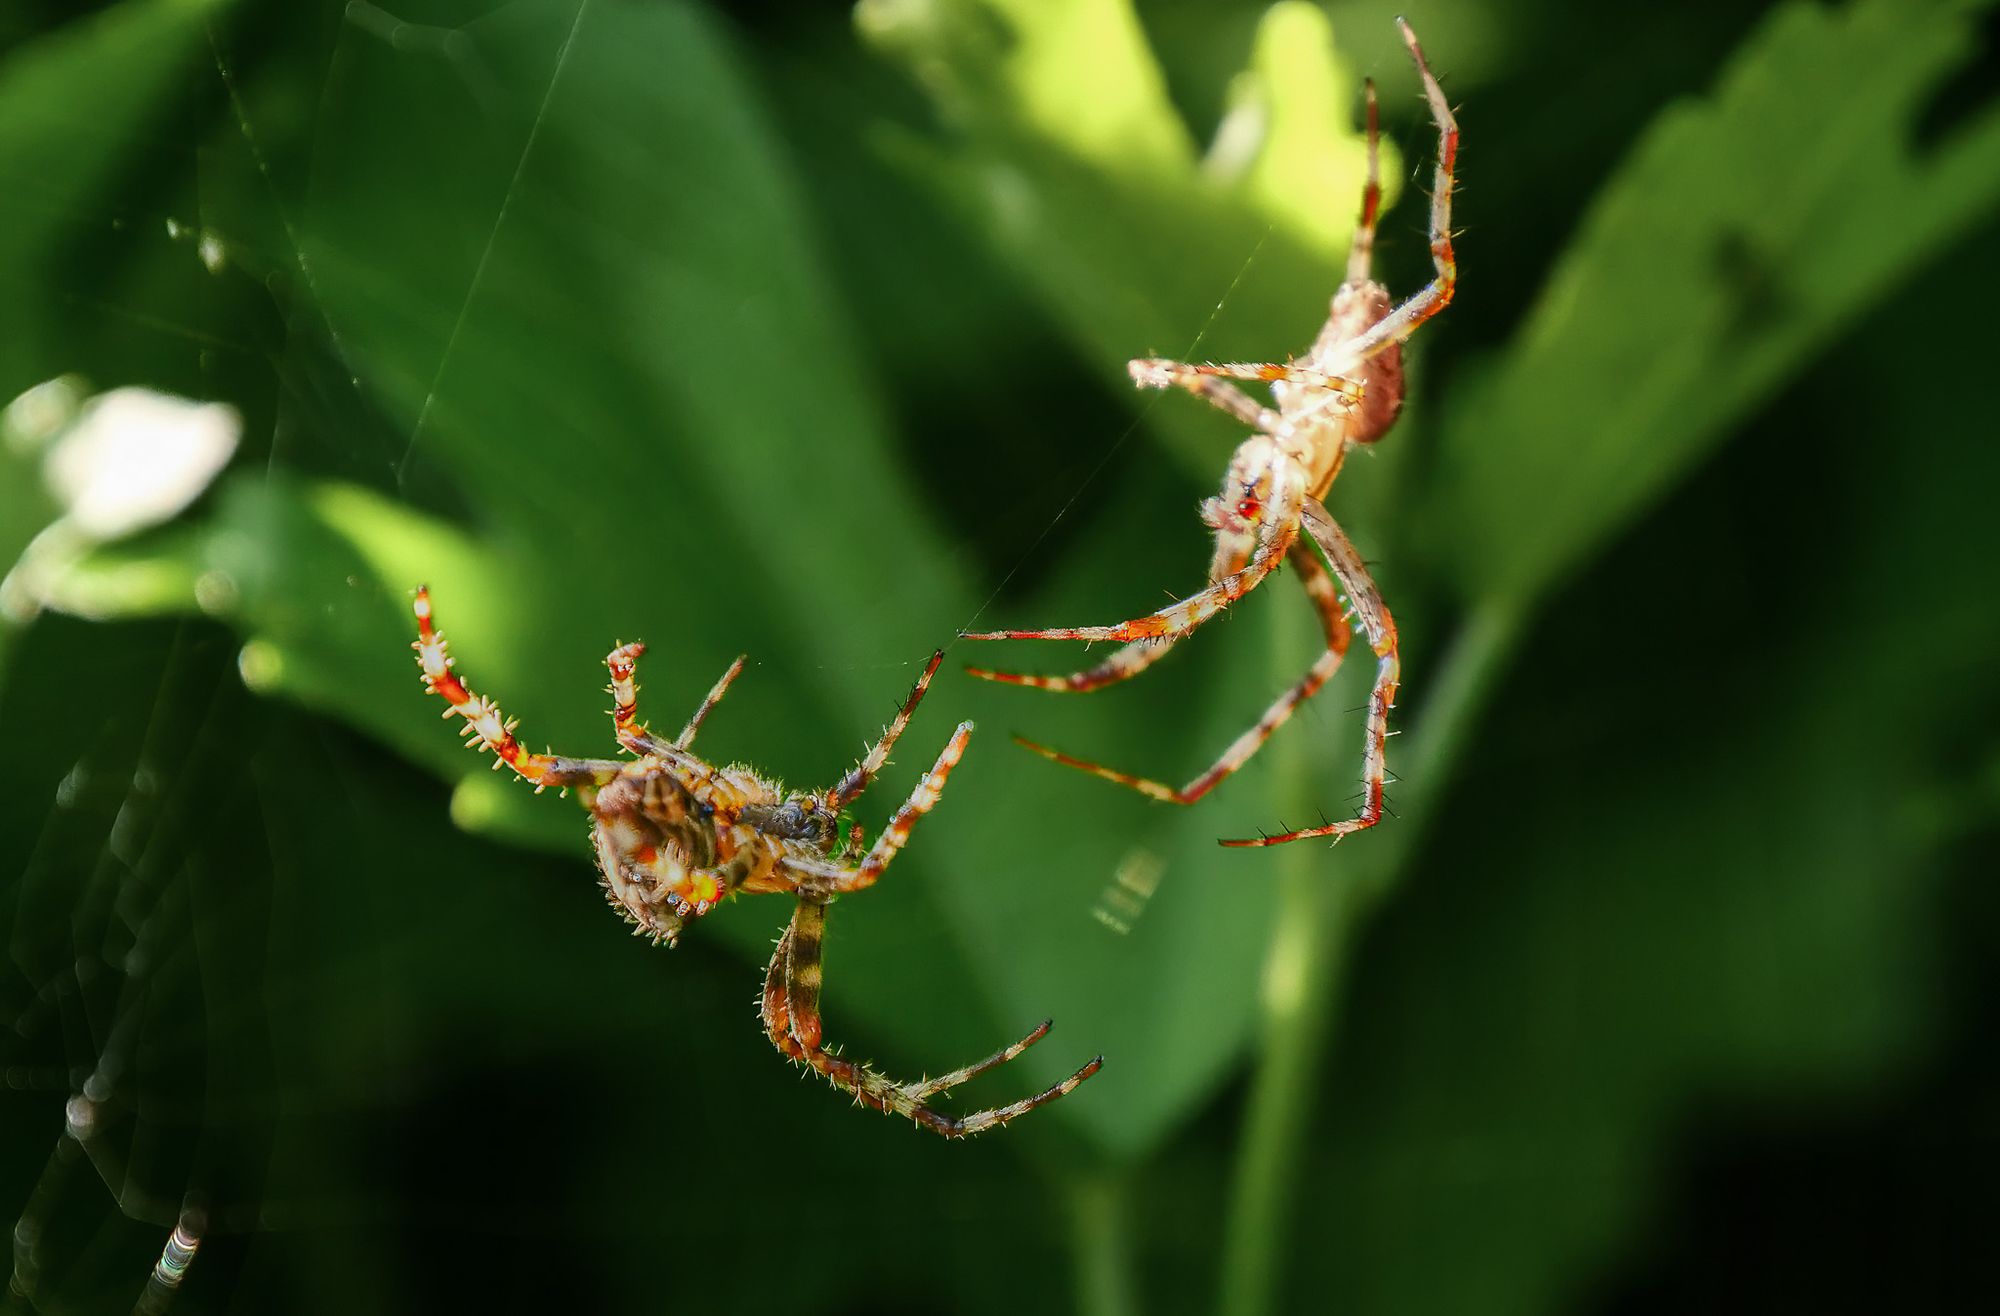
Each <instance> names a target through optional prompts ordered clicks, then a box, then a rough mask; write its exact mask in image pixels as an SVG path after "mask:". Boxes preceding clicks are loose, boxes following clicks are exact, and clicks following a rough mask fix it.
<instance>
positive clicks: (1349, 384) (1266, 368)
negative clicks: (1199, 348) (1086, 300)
mask: <svg viewBox="0 0 2000 1316" xmlns="http://www.w3.org/2000/svg"><path fill="white" fill-rule="evenodd" d="M1126 369H1127V370H1129V371H1130V372H1131V374H1132V382H1133V383H1134V384H1135V385H1137V386H1138V387H1140V388H1184V389H1186V390H1187V391H1188V392H1190V393H1193V394H1195V395H1196V396H1198V397H1200V398H1201V399H1202V400H1204V401H1206V402H1209V403H1211V404H1213V405H1215V406H1218V407H1220V408H1222V409H1223V410H1224V411H1226V412H1228V413H1230V414H1231V415H1232V416H1235V417H1236V418H1237V419H1239V420H1241V421H1243V422H1244V423H1245V424H1248V425H1252V426H1255V427H1256V428H1258V429H1260V430H1264V431H1265V432H1267V433H1275V432H1276V430H1277V427H1278V425H1279V423H1280V422H1279V417H1278V414H1277V413H1276V412H1274V411H1271V410H1269V409H1268V408H1266V407H1261V406H1258V405H1257V401H1256V399H1255V398H1252V397H1250V396H1249V395H1248V394H1246V393H1243V392H1240V391H1239V390H1237V389H1233V388H1222V387H1217V386H1215V384H1214V383H1213V381H1214V380H1216V379H1241V380H1247V381H1250V382H1254V383H1264V384H1277V383H1287V384H1304V385H1306V386H1307V387H1309V388H1317V389H1324V390H1326V391H1327V392H1328V393H1329V394H1331V395H1333V396H1334V397H1337V398H1341V399H1344V400H1345V401H1347V402H1349V403H1355V402H1359V401H1361V396H1362V394H1363V392H1364V391H1365V390H1364V389H1363V388H1362V386H1361V385H1360V384H1359V383H1357V382H1356V381H1354V380H1352V379H1347V378H1344V377H1342V376H1340V375H1330V374H1328V373H1327V372H1326V371H1324V370H1316V369H1313V368H1312V367H1310V366H1301V365H1293V364H1291V363H1288V362H1281V361H1257V362H1248V361H1233V362H1226V363H1216V362H1193V361H1166V360H1161V359H1159V358H1157V357H1142V358H1141V359H1139V360H1137V361H1130V362H1127V363H1126ZM1238 399H1241V401H1240V402H1239V401H1238Z"/></svg>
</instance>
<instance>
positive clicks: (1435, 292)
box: [1347, 18, 1458, 361]
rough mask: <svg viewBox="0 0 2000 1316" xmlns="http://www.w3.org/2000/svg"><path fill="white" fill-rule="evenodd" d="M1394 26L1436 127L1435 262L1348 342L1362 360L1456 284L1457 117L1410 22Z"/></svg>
mask: <svg viewBox="0 0 2000 1316" xmlns="http://www.w3.org/2000/svg"><path fill="white" fill-rule="evenodd" d="M1396 26H1397V28H1398V29H1400V30H1401V32H1402V34H1403V44H1404V45H1406V46H1408V47H1409V48H1410V58H1411V59H1413V60H1415V61H1416V65H1417V76H1418V77H1420V78H1422V79H1423V84H1424V98H1425V99H1426V100H1428V101H1429V102H1430V107H1431V118H1432V120H1433V121H1435V122H1436V124H1437V130H1438V154H1437V167H1436V173H1435V175H1434V177H1433V179H1432V182H1431V220H1430V244H1431V263H1432V264H1433V265H1434V266H1435V267H1436V269H1437V275H1436V277H1435V278H1433V279H1432V280H1431V281H1430V282H1429V283H1427V284H1425V285H1424V288H1423V290H1422V291H1421V292H1419V293H1417V295H1416V296H1414V297H1412V298H1410V299H1409V300H1408V301H1406V302H1404V303H1403V304H1402V305H1401V306H1399V307H1397V308H1396V309H1395V310H1394V311H1391V312H1390V313H1389V314H1388V315H1386V316H1384V317H1383V318H1382V319H1381V320H1379V321H1377V322H1376V323H1375V324H1374V325H1373V326H1372V327H1371V328H1370V329H1369V330H1368V331H1367V332H1366V333H1364V334H1362V335H1361V336H1360V337H1359V338H1357V339H1355V340H1354V341H1353V342H1352V343H1351V344H1348V346H1347V352H1349V353H1351V354H1352V357H1353V359H1354V360H1355V361H1365V360H1367V359H1368V358H1369V357H1371V356H1374V355H1375V354H1376V353H1377V352H1380V351H1381V350H1382V349H1383V348H1385V347H1387V346H1388V345H1389V344H1391V343H1400V342H1402V341H1403V340H1404V339H1406V338H1408V337H1409V336H1410V335H1411V334H1413V333H1415V332H1416V329H1417V326H1418V325H1420V324H1422V323H1423V322H1424V321H1426V320H1428V319H1430V318H1431V317H1432V316H1433V315H1436V314H1437V313H1438V312H1439V311H1442V310H1443V309H1444V308H1445V307H1446V306H1448V305H1450V304H1451V298H1452V294H1453V293H1454V292H1456V291H1457V289H1458V256H1457V254H1456V253H1455V252H1453V250H1452V246H1451V190H1452V187H1453V186H1454V181H1453V179H1454V174H1453V171H1454V170H1455V169H1456V167H1457V164H1458V120H1457V119H1456V118H1455V117H1454V116H1453V115H1452V112H1451V103H1450V102H1449V101H1447V100H1445V98H1444V89H1443V88H1442V87H1440V86H1438V80H1437V78H1436V77H1434V76H1432V74H1431V69H1430V65H1429V64H1428V63H1426V62H1425V60H1424V49H1423V47H1422V46H1420V45H1418V44H1417V34H1416V33H1414V32H1412V31H1410V25H1409V24H1408V23H1406V22H1404V21H1403V20H1402V19H1401V18H1398V19H1397V20H1396ZM1358 236H1359V235H1358V234H1357V238H1358ZM1350 259H1351V258H1350Z"/></svg>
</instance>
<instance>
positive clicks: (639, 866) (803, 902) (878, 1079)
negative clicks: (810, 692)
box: [412, 588, 1104, 1138]
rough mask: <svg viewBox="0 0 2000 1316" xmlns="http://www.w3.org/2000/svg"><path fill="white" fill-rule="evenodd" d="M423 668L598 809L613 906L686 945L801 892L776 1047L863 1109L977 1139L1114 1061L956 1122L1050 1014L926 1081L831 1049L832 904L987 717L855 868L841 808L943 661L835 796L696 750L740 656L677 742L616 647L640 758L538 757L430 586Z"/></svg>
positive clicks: (961, 731)
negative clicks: (658, 729) (712, 919)
mask: <svg viewBox="0 0 2000 1316" xmlns="http://www.w3.org/2000/svg"><path fill="white" fill-rule="evenodd" d="M416 614H417V641H416V643H415V645H413V646H412V647H413V648H415V649H416V651H417V665H418V666H419V667H421V668H422V669H423V673H424V688H425V689H426V690H429V691H431V692H432V693H434V694H439V695H442V696H444V698H445V701H446V702H447V703H449V704H450V705H451V707H449V708H448V709H446V710H445V716H446V717H451V716H452V715H454V714H456V715H458V716H460V717H463V718H464V719H465V727H464V729H463V734H465V735H467V736H470V737H471V738H472V740H471V743H473V744H475V745H477V746H479V747H480V748H482V749H490V750H492V751H493V752H494V755H495V756H496V757H495V761H494V765H493V766H494V767H496V768H497V767H499V766H500V764H501V763H505V764H506V765H507V766H508V767H510V768H512V769H514V771H515V772H517V773H519V774H520V775H521V776H522V777H524V778H526V779H527V780H528V781H530V782H532V783H534V786H535V789H536V791H538V792H539V791H541V790H543V789H544V788H546V787H549V786H555V787H559V788H566V789H573V790H575V791H576V793H577V798H578V799H579V800H581V801H582V802H583V806H584V807H585V808H586V809H588V810H589V811H590V822H591V827H590V830H591V839H592V842H593V843H594V844H595V846H596V848H597V863H598V867H599V868H600V869H601V870H602V872H603V877H604V889H605V891H606V893H607V894H608V895H609V896H610V899H611V904H612V906H613V907H614V908H616V909H617V910H619V911H620V912H621V913H622V914H624V916H625V918H626V919H627V920H628V921H630V922H632V923H633V924H635V925H636V927H635V929H634V931H635V932H637V933H643V934H645V935H647V936H650V937H651V938H652V939H653V940H654V942H656V943H657V942H661V941H664V942H666V943H667V944H668V945H670V946H671V945H672V944H674V942H675V941H676V940H677V939H678V938H679V936H680V931H681V928H682V927H683V926H685V925H686V924H687V923H688V922H689V921H691V920H693V919H696V918H699V917H701V916H702V915H703V914H706V913H707V912H708V911H709V910H711V909H713V908H715V906H716V905H717V904H719V903H721V901H722V900H723V899H724V898H726V897H728V896H731V895H734V894H735V893H736V892H738V891H746V892H760V893H761V892H787V893H790V894H792V895H794V896H796V897H797V898H798V906H797V908H796V909H794V910H793V912H792V921H791V923H790V925H789V926H787V927H786V929H785V932H784V935H783V936H781V937H780V938H779V939H778V949H777V952H776V953H775V954H774V955H772V957H771V966H770V968H769V969H768V970H767V971H766V972H765V975H764V993H763V998H762V1000H763V1019H764V1028H765V1031H766V1032H768V1033H769V1034H770V1037H771V1042H772V1044H773V1045H774V1046H776V1047H777V1048H778V1050H780V1051H782V1052H783V1053H784V1054H786V1055H787V1056H790V1057H791V1058H792V1059H793V1060H798V1061H803V1062H804V1063H806V1064H808V1065H810V1066H812V1067H813V1068H814V1069H816V1070H818V1071H819V1072H820V1073H821V1074H823V1075H825V1077H826V1079H827V1081H828V1082H830V1083H832V1084H833V1085H834V1086H835V1087H837V1088H842V1089H844V1090H846V1091H848V1092H851V1093H853V1094H854V1099H855V1100H856V1101H857V1102H859V1103H860V1104H862V1105H864V1106H869V1107H872V1108H874V1109H876V1110H879V1111H884V1112H887V1113H892V1114H897V1115H904V1116H907V1117H908V1118H910V1119H912V1120H915V1121H916V1122H917V1123H918V1124H920V1125H922V1126H923V1127H924V1128H927V1129H929V1130H931V1131H932V1132H934V1133H939V1134H942V1135H944V1136H945V1137H947V1138H962V1137H967V1136H969V1135H971V1134H974V1133H980V1132H983V1131H985V1130H987V1129H991V1128H997V1127H998V1126H1000V1125H1002V1124H1005V1123H1006V1122H1007V1121H1009V1120H1011V1119H1014V1118H1016V1117H1017V1116H1020V1115H1025V1114H1027V1113H1028V1112H1029V1111H1031V1110H1033V1109H1034V1108H1035V1107H1037V1106H1040V1105H1043V1104H1045V1103H1047V1102H1050V1101H1054V1100H1055V1099H1056V1098H1057V1097H1061V1096H1065V1095H1067V1094H1068V1093H1069V1092H1071V1091H1073V1090H1074V1089H1075V1088H1076V1086H1077V1085H1078V1084H1079V1083H1082V1082H1083V1081H1084V1080H1085V1079H1087V1078H1089V1077H1090V1076H1091V1075H1092V1074H1095V1073H1096V1072H1097V1070H1098V1067H1099V1066H1100V1065H1102V1064H1103V1062H1104V1058H1103V1057H1102V1056H1099V1057H1097V1058H1096V1059H1094V1060H1092V1061H1091V1062H1090V1063H1089V1064H1087V1065H1085V1066H1084V1067H1083V1068H1082V1069H1079V1070H1077V1071H1076V1073H1074V1074H1072V1075H1070V1076H1069V1077H1068V1078H1066V1079H1064V1080H1063V1081H1062V1082H1060V1083H1058V1084H1056V1085H1055V1086H1054V1087H1052V1088H1050V1089H1049V1090H1048V1091H1046V1092H1043V1093H1041V1094H1039V1095H1037V1096H1033V1097H1028V1098H1026V1099H1024V1100H1021V1101H1017V1102H1015V1103H1013V1104H1012V1105H1009V1106H1001V1107H998V1108H996V1109H993V1110H982V1111H976V1112H974V1113H972V1114H969V1115H962V1116H957V1117H953V1116H950V1115H946V1114H944V1113H943V1112H941V1111H937V1110H934V1109H932V1108H931V1101H932V1099H933V1098H935V1097H937V1096H938V1095H939V1094H941V1093H943V1092H945V1091H947V1090H949V1089H951V1088H954V1087H957V1086H958V1085H959V1084H961V1083H964V1082H965V1081H966V1080H968V1079H971V1078H974V1077H977V1076H978V1075H980V1074H983V1073H985V1072H986V1071H987V1070H989V1069H994V1068H997V1067H998V1066H1000V1065H1003V1064H1005V1063H1007V1062H1008V1061H1009V1060H1012V1059H1014V1057H1016V1056H1018V1055H1020V1054H1021V1053H1022V1052H1023V1051H1026V1050H1027V1049H1028V1048H1029V1047H1031V1046H1033V1045H1034V1044H1035V1043H1037V1042H1039V1041H1041V1040H1042V1038H1043V1037H1044V1036H1045V1035H1046V1034H1047V1033H1048V1031H1049V1021H1047V1020H1044V1021H1043V1022H1042V1024H1041V1026H1040V1027H1038V1028H1036V1029H1035V1030H1034V1031H1033V1032H1031V1033H1029V1034H1028V1035H1027V1036H1026V1037H1024V1038H1022V1039H1021V1040H1020V1041H1018V1042H1016V1043H1014V1044H1013V1045H1012V1046H1009V1047H1006V1048H1003V1049H1002V1050H1000V1051H997V1052H995V1053H994V1054H992V1055H990V1056H988V1057H987V1058H986V1059H984V1060H981V1061H979V1062H977V1063H975V1064H971V1065H967V1066H966V1067H965V1068H963V1069H955V1070H953V1071H952V1072H950V1073H949V1074H943V1075H940V1076H939V1077H937V1078H933V1079H928V1080H926V1081H923V1082H919V1083H897V1082H896V1081H894V1080H893V1079H890V1078H887V1077H885V1076H884V1075H882V1074H879V1073H877V1072H876V1071H874V1070H873V1069H870V1068H869V1067H868V1066H866V1065H863V1064H857V1063H855V1062H854V1061H851V1060H845V1059H842V1058H841V1057H840V1056H838V1055H836V1054H834V1053H833V1052H832V1051H830V1050H829V1049H828V1048H827V1047H826V1046H825V1045H824V1043H823V1041H822V1038H821V1031H820V1017H819V994H820V981H821V978H820V945H821V942H822V941H823V939H824V937H825V934H826V907H827V905H828V904H829V903H831V902H832V901H833V899H834V897H836V896H840V895H845V894H847V893H848V892H851V891H860V890H864V889H866V888H867V887H870V886H873V885H874V883H875V879H876V878H878V877H880V876H881V875H882V870H883V869H884V868H887V867H888V866H889V861H890V860H891V859H894V858H895V857H896V854H897V852H898V851H900V850H901V849H902V848H903V844H904V842H906V841H907V840H909V836H910V829H911V827H913V826H915V824H916V821H917V819H918V818H921V817H922V816H923V815H924V814H926V813H928V812H929V811H930V809H931V806H932V805H934V804H936V803H937V801H938V795H939V794H940V793H941V792H942V791H943V790H944V783H945V778H946V777H947V776H949V775H950V774H951V770H952V768H953V767H954V766H955V765H956V764H957V763H958V760H959V756H960V755H961V754H963V753H964V752H965V744H966V741H967V740H969V739H970V738H971V736H972V724H971V723H970V722H962V723H960V724H959V727H958V730H957V731H956V732H954V733H953V734H952V737H951V740H950V741H949V742H947V743H946V745H945V747H944V752H943V753H941V754H939V755H938V759H937V762H936V763H934V764H932V765H931V770H930V771H929V772H927V773H925V774H924V779H923V781H921V782H920V783H918V785H917V788H916V790H914V791H912V792H911V793H910V798H909V799H908V800H907V801H905V802H904V804H903V807H902V808H900V809H898V810H897V811H896V813H895V816H894V817H892V818H891V819H890V820H889V825H888V827H886V828H885V829H884V830H883V832H882V835H881V836H880V837H879V838H878V839H877V840H876V842H875V845H874V848H873V849H871V850H869V851H868V853H867V854H866V855H864V856H862V858H861V861H860V862H859V863H858V864H849V863H848V862H847V861H848V860H849V859H851V858H852V857H853V855H854V854H855V853H856V852H858V851H859V850H860V848H861V827H860V825H859V824H856V825H855V826H854V827H853V828H852V829H851V830H850V831H848V832H847V834H846V835H845V836H844V837H843V836H842V834H841V810H842V809H844V808H845V807H846V806H847V805H849V804H851V803H852V802H853V801H854V799H855V798H856V797H857V796H859V795H860V794H861V792H862V791H863V790H865V789H866V788H867V786H868V783H869V782H870V781H872V780H873V779H874V777H875V774H876V773H878V772H880V771H881V770H882V767H883V765H884V764H886V763H887V762H888V761H889V751H890V749H891V748H892V747H894V745H895V743H896V738H897V737H898V736H900V735H902V734H903V728H904V727H906V726H908V725H909V722H910V716H911V714H912V713H914V712H915V711H916V708H917V703H918V701H919V700H921V699H922V698H923V697H924V690H925V689H926V688H927V687H928V686H929V685H930V682H931V676H932V674H933V673H935V672H936V671H937V669H938V664H939V663H940V662H942V661H943V660H944V655H943V654H942V653H937V654H933V655H932V656H931V660H930V664H929V665H928V666H927V667H925V668H924V673H923V675H922V676H920V677H918V678H917V684H916V688H915V689H913V690H912V691H910V697H909V698H908V699H907V700H906V701H904V704H903V707H902V710H901V711H900V712H898V713H897V714H896V717H895V720H894V721H892V722H890V723H889V725H888V727H887V729H885V730H884V731H883V733H882V738H881V739H880V740H878V741H877V742H876V743H875V746H874V748H873V749H870V750H869V751H868V753H867V755H866V756H865V757H864V758H863V759H862V760H861V762H860V763H859V764H857V765H856V766H855V768H854V770H853V771H852V772H849V773H848V774H847V775H846V776H845V777H843V778H841V780H840V783H839V784H838V785H836V786H834V787H832V788H830V789H828V790H824V791H812V792H789V793H788V792H787V791H786V790H785V789H784V787H783V786H782V785H781V784H779V783H778V782H775V781H772V780H771V779H770V778H768V777H763V776H759V775H758V774H757V773H755V772H753V771H751V770H750V769H749V768H747V767H744V766H742V765H741V764H736V765H732V766H730V767H726V768H718V767H715V766H713V765H711V764H709V763H706V762H704V761H703V760H701V759H699V758H696V757H695V756H694V755H693V754H692V753H690V752H689V746H691V745H692V744H693V743H694V736H695V732H696V731H697V730H699V729H700V727H701V724H702V720H703V719H704V718H706V717H707V716H708V714H709V710H711V709H713V708H714V707H715V705H716V704H717V703H718V702H720V701H721V699H722V696H723V694H724V693H725V692H727V691H728V689H729V683H730V682H731V681H734V680H735V679H736V675H737V673H739V672H741V671H742V670H743V660H742V659H741V658H738V659H737V660H736V661H735V662H734V663H733V664H731V665H730V668H729V670H728V671H726V672H724V673H723V674H722V679H721V680H719V681H717V682H716V683H715V686H714V688H713V689H711V690H710V691H709V692H708V697H707V698H705V699H703V700H702V701H701V706H700V707H698V708H696V709H695V711H694V716H693V717H691V718H689V719H688V723H687V725H686V726H685V727H683V728H682V729H681V733H680V735H679V736H677V737H675V738H674V739H673V740H670V741H669V740H662V739H661V738H660V737H658V736H656V735H654V734H653V733H652V732H650V731H648V730H647V729H646V728H645V727H644V726H643V725H641V724H640V723H639V722H638V721H637V720H636V719H637V711H636V706H637V698H638V686H637V685H636V684H635V683H634V681H633V666H634V664H635V663H636V662H637V660H638V658H639V656H640V655H641V654H643V653H644V652H645V651H646V650H645V646H644V645H640V644H626V645H620V646H619V647H618V648H616V649H613V650H612V651H611V653H610V654H609V655H608V656H607V657H606V658H605V660H604V662H605V665H606V666H607V667H609V668H610V669H611V693H612V696H613V697H614V699H615V700H616V707H614V708H613V709H612V713H611V717H612V724H613V728H614V730H615V731H616V733H617V736H618V743H619V744H620V745H621V746H622V747H624V749H625V750H626V751H627V752H628V753H631V754H634V755H636V756H637V757H636V758H633V759H631V760H622V759H572V758H559V757H556V756H554V755H548V754H531V753H529V752H528V751H527V750H525V749H523V748H522V746H521V742H520V741H518V740H516V739H515V738H514V726H515V724H514V723H513V722H512V721H509V720H508V719H506V718H505V717H504V716H503V715H502V714H501V712H500V709H499V708H498V706H496V705H495V704H494V703H493V701H492V700H490V699H486V698H483V697H481V696H479V695H475V694H473V693H472V692H471V691H470V690H468V689H466V687H465V684H464V683H463V682H462V681H460V680H459V679H458V677H457V676H456V675H455V674H454V673H453V672H452V666H453V663H452V657H451V654H450V652H449V651H448V650H447V649H446V648H445V642H444V636H443V635H441V634H439V633H438V632H437V631H436V630H435V629H434V628H433V627H432V624H431V600H430V593H429V591H428V590H425V589H421V588H420V589H418V590H417V595H416Z"/></svg>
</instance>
